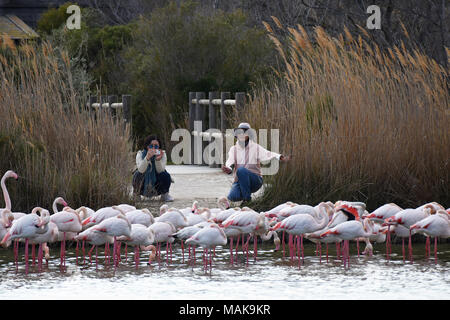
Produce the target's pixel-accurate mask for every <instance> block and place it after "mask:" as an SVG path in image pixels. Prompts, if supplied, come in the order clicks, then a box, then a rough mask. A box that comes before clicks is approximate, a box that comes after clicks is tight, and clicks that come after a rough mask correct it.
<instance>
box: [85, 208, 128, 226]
mask: <svg viewBox="0 0 450 320" xmlns="http://www.w3.org/2000/svg"><path fill="white" fill-rule="evenodd" d="M121 213H122V212H121V211H120V210H119V209H118V208H117V207H116V208H114V207H104V208H100V209H98V210H97V211H95V212H94V214H93V215H91V216H89V217H87V218H86V219H84V220H83V221H82V224H83V226H86V227H91V226H93V225H94V224H98V223H100V222H102V221H103V220H105V219H108V218H112V217H115V216H117V215H119V214H121Z"/></svg>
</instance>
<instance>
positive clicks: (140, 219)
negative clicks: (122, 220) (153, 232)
mask: <svg viewBox="0 0 450 320" xmlns="http://www.w3.org/2000/svg"><path fill="white" fill-rule="evenodd" d="M125 216H126V217H127V219H128V221H130V223H131V224H132V225H133V224H142V225H144V226H146V227H149V226H150V225H151V224H153V223H154V222H155V218H154V217H153V215H152V213H151V212H150V210H149V209H146V208H144V209H136V210H133V211H128V212H126V213H125Z"/></svg>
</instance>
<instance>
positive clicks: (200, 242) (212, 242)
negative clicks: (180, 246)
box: [186, 223, 227, 271]
mask: <svg viewBox="0 0 450 320" xmlns="http://www.w3.org/2000/svg"><path fill="white" fill-rule="evenodd" d="M186 243H187V244H192V245H197V246H200V247H203V266H204V269H205V271H206V270H207V254H208V252H209V268H210V270H211V269H212V255H211V248H215V247H216V246H224V245H226V244H227V236H226V235H225V232H224V231H223V229H222V228H221V227H219V226H218V225H217V224H215V223H213V224H211V225H209V226H208V227H205V228H203V229H201V230H200V231H198V232H197V233H195V234H194V235H193V236H191V237H190V238H189V239H187V240H186Z"/></svg>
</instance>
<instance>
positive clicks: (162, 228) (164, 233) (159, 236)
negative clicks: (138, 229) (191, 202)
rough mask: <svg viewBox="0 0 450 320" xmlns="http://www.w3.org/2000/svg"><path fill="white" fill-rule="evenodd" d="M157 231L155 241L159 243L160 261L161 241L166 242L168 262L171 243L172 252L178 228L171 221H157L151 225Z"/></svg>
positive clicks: (159, 254)
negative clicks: (174, 235)
mask: <svg viewBox="0 0 450 320" xmlns="http://www.w3.org/2000/svg"><path fill="white" fill-rule="evenodd" d="M149 228H150V229H151V230H153V232H154V233H155V243H156V244H157V248H156V254H157V256H158V262H159V261H160V257H161V243H162V242H165V243H166V261H167V262H168V261H169V260H168V259H169V258H168V252H169V245H170V251H171V252H172V243H173V242H174V241H175V238H174V237H173V234H174V233H175V232H176V231H177V228H176V227H175V226H174V225H173V224H172V223H171V222H170V221H156V222H155V223H153V224H152V225H151V226H150V227H149Z"/></svg>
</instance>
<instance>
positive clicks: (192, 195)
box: [140, 165, 263, 213]
mask: <svg viewBox="0 0 450 320" xmlns="http://www.w3.org/2000/svg"><path fill="white" fill-rule="evenodd" d="M166 170H167V172H169V173H170V175H171V176H172V179H173V180H174V181H175V182H174V183H172V185H171V187H170V192H169V193H170V195H171V196H172V197H173V198H174V201H173V202H168V203H167V204H168V205H169V206H170V207H175V208H185V207H188V206H191V205H192V202H193V201H195V200H197V201H198V202H199V205H200V207H210V208H213V207H217V200H218V199H219V198H220V197H224V196H225V197H226V196H227V195H228V193H229V191H230V189H231V185H232V183H233V175H227V174H225V173H223V172H222V170H221V169H220V168H210V167H207V166H198V165H167V166H166ZM262 189H263V188H261V189H260V190H259V191H258V192H257V193H255V194H253V196H252V197H255V196H258V195H259V194H261V192H262ZM162 204H163V202H162V201H160V200H159V197H156V198H154V199H151V200H149V199H146V200H145V201H143V202H142V203H140V207H143V206H146V207H149V208H151V209H152V213H154V210H156V209H158V208H159V207H160V206H161V205H162ZM153 209H154V210H153Z"/></svg>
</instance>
